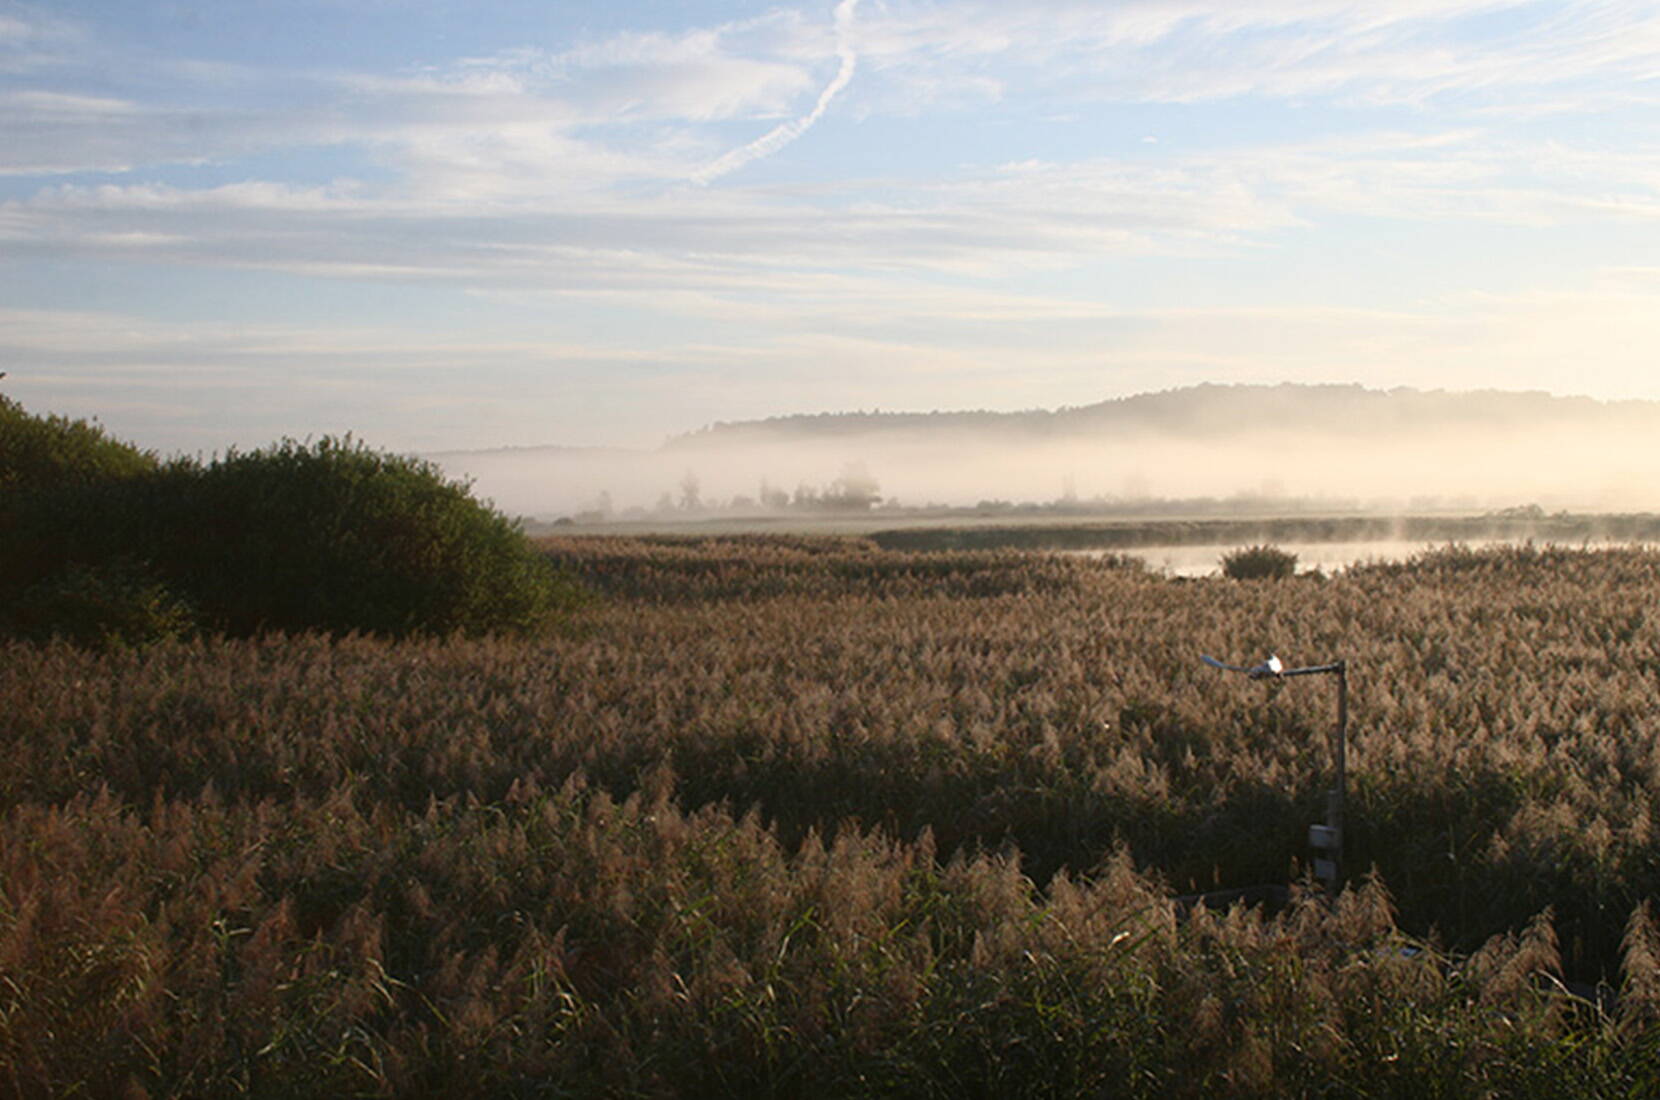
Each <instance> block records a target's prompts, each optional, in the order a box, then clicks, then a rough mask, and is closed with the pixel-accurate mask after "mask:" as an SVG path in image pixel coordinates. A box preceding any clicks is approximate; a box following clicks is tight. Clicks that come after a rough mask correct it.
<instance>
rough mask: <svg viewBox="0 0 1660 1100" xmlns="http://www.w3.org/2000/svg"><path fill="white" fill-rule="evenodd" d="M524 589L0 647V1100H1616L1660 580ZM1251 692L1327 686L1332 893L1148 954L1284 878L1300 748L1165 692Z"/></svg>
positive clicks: (1606, 557) (1594, 560)
mask: <svg viewBox="0 0 1660 1100" xmlns="http://www.w3.org/2000/svg"><path fill="white" fill-rule="evenodd" d="M541 549H542V551H543V552H544V553H546V554H547V555H548V556H549V557H550V558H551V559H552V560H554V561H555V562H557V563H558V564H559V565H560V566H562V567H563V568H564V569H566V570H569V571H570V572H571V573H572V574H573V575H575V576H577V577H580V578H581V579H582V581H583V583H584V584H585V585H586V586H587V587H588V588H589V589H590V591H592V592H593V593H594V594H595V595H596V597H597V598H596V599H594V600H593V601H592V602H591V604H590V605H589V606H588V607H587V609H586V610H585V611H584V612H583V613H582V616H581V620H580V624H579V625H577V626H574V627H569V626H568V627H567V628H565V629H564V630H563V631H561V632H557V633H553V634H542V635H540V636H533V637H518V638H514V637H505V636H504V637H482V638H466V637H463V636H452V637H446V638H435V637H430V636H428V637H419V636H417V637H413V638H409V639H405V640H401V641H400V640H390V639H379V638H373V637H368V636H359V635H346V636H338V637H330V636H327V635H323V634H316V633H300V634H290V635H270V634H268V635H262V636H258V637H253V638H247V639H241V640H234V639H220V638H213V637H198V638H196V639H194V640H188V639H187V640H178V641H170V642H162V643H159V644H155V645H151V646H148V647H142V648H124V649H118V650H115V651H113V652H107V653H103V654H99V653H95V652H91V651H87V650H84V649H78V648H72V647H70V646H67V645H64V644H61V643H55V644H46V645H42V644H34V643H12V644H10V645H7V646H6V647H4V650H3V652H0V658H3V660H0V669H3V671H0V714H4V715H6V716H7V717H6V720H5V721H4V723H0V741H3V743H0V752H4V754H5V756H6V759H7V760H8V765H9V766H8V768H7V769H6V770H5V771H4V772H3V773H0V807H3V816H0V884H3V885H0V978H3V982H0V1002H3V1009H4V1011H0V1071H3V1072H0V1085H3V1087H4V1088H5V1089H7V1090H8V1091H10V1092H12V1093H15V1094H18V1095H40V1094H61V1093H65V1092H69V1091H72V1090H74V1089H77V1088H78V1089H81V1090H83V1091H90V1092H93V1093H110V1092H118V1091H121V1090H122V1089H128V1090H138V1089H142V1090H144V1091H146V1092H148V1093H149V1094H151V1095H170V1094H195V1095H200V1094H210V1093H211V1094H219V1095H224V1094H231V1093H239V1092H245V1093H250V1094H257V1095H316V1094H318V1093H320V1092H330V1093H335V1094H348V1093H360V1094H402V1095H415V1094H436V1093H444V1094H450V1095H537V1094H547V1095H595V1094H599V1095H736V1094H744V1095H775V1096H802V1095H823V1096H845V1095H936V1096H962V1095H987V1096H990V1095H999V1096H1005V1095H1077V1094H1082V1093H1096V1092H1107V1093H1112V1094H1125V1095H1149V1096H1152V1095H1158V1096H1168V1095H1193V1096H1199V1095H1217V1094H1224V1095H1264V1096H1266V1095H1286V1094H1299V1093H1303V1094H1309V1093H1316V1092H1330V1091H1335V1092H1337V1093H1340V1094H1344V1095H1357V1096H1385V1095H1397V1096H1417V1095H1424V1094H1426V1093H1437V1094H1440V1095H1484V1094H1489V1093H1495V1092H1496V1093H1501V1094H1512V1095H1515V1094H1523V1093H1532V1094H1545V1093H1558V1094H1565V1093H1569V1092H1571V1093H1575V1094H1579V1095H1587V1094H1601V1095H1637V1094H1641V1093H1643V1092H1645V1091H1647V1090H1648V1089H1649V1088H1650V1087H1651V1086H1652V1085H1653V1083H1654V1082H1655V1081H1656V1080H1657V1079H1660V1076H1657V1075H1660V1053H1657V1050H1656V1047H1655V1044H1654V1035H1655V1031H1654V1029H1653V1025H1654V1022H1655V1019H1654V1014H1655V1013H1656V1011H1657V1009H1660V966H1657V962H1656V959H1657V952H1660V942H1657V939H1656V934H1655V930H1654V926H1653V922H1652V919H1651V917H1650V915H1649V913H1648V911H1647V909H1646V907H1645V904H1646V899H1648V898H1650V897H1652V896H1653V895H1654V893H1655V892H1656V890H1657V889H1660V861H1656V859H1655V851H1656V848H1655V840H1654V838H1653V830H1654V824H1655V822H1654V816H1653V815H1654V809H1653V807H1654V803H1655V801H1656V794H1657V787H1660V746H1657V744H1656V739H1655V736H1654V733H1655V726H1654V720H1653V718H1652V710H1653V700H1654V695H1655V692H1656V690H1657V687H1660V622H1657V621H1656V620H1655V618H1654V617H1653V616H1652V615H1651V613H1650V611H1649V607H1650V605H1652V604H1653V603H1654V600H1655V598H1656V596H1660V556H1656V555H1654V554H1650V553H1645V552H1640V551H1597V552H1589V551H1567V550H1554V549H1550V550H1544V549H1534V548H1509V549H1494V550H1487V551H1480V552H1477V551H1467V550H1456V549H1455V550H1445V551H1441V552H1438V553H1433V554H1428V555H1423V556H1421V557H1419V558H1417V559H1416V560H1414V561H1411V562H1407V563H1402V564H1395V565H1380V566H1375V567H1371V568H1365V569H1356V570H1351V571H1349V572H1347V573H1345V574H1343V575H1341V576H1336V577H1332V578H1314V577H1293V578H1289V579H1287V580H1285V581H1282V582H1280V583H1276V584H1267V585H1256V584H1238V583H1234V582H1231V581H1226V580H1223V579H1220V578H1217V579H1211V580H1197V581H1188V580H1182V579H1176V578H1169V577H1164V576H1160V575H1157V574H1153V573H1149V572H1147V571H1146V570H1144V569H1142V568H1140V567H1139V566H1138V565H1137V564H1136V563H1133V562H1127V561H1122V560H1116V559H1106V560H1096V559H1085V558H1080V557H1061V556H1055V555H1036V554H1024V553H1016V552H1011V551H998V552H958V553H905V552H897V551H887V550H882V549H880V548H878V547H876V546H874V545H872V544H869V543H865V542H860V541H857V540H852V541H850V540H831V539H823V540H818V539H772V540H756V539H733V540H714V541H708V540H654V541H608V540H578V539H573V540H567V541H547V542H544V543H542V544H541ZM1270 649H1272V650H1275V651H1277V652H1279V653H1281V654H1282V655H1284V656H1285V657H1286V658H1287V659H1288V660H1292V661H1296V660H1299V659H1301V658H1303V657H1311V658H1325V657H1330V656H1344V657H1347V658H1348V659H1349V660H1350V662H1351V668H1352V669H1353V670H1354V675H1353V692H1352V699H1351V703H1352V707H1353V711H1352V716H1351V729H1352V730H1353V737H1354V740H1353V748H1352V752H1351V755H1350V769H1351V784H1352V786H1351V797H1350V830H1351V833H1350V839H1349V849H1348V861H1349V862H1348V865H1349V866H1350V867H1351V868H1352V869H1353V870H1354V871H1355V872H1356V877H1355V879H1354V880H1353V881H1352V882H1351V883H1350V890H1349V892H1347V893H1346V894H1344V895H1343V896H1342V897H1341V898H1339V899H1337V900H1336V901H1335V902H1330V901H1328V900H1327V899H1325V898H1324V897H1322V896H1320V895H1319V894H1318V893H1315V892H1301V891H1296V892H1295V897H1294V900H1293V902H1292V904H1291V905H1290V907H1289V908H1287V909H1285V910H1283V911H1280V912H1278V913H1275V914H1267V913H1264V912H1261V911H1248V910H1244V909H1236V910H1233V911H1230V912H1227V913H1217V914H1210V913H1206V912H1205V911H1203V910H1200V911H1198V912H1196V913H1195V914H1194V915H1192V916H1191V917H1190V918H1188V919H1185V920H1181V919H1178V909H1177V906H1176V905H1175V904H1174V902H1173V901H1172V895H1174V894H1178V893H1185V892H1190V891H1196V890H1204V889H1209V888H1212V887H1216V886H1229V885H1241V884H1247V883H1258V882H1267V881H1279V882H1289V883H1293V884H1295V883H1298V882H1299V881H1302V878H1301V876H1302V872H1303V866H1302V860H1303V858H1304V857H1305V855H1306V854H1307V853H1306V850H1305V848H1304V846H1303V845H1304V834H1305V831H1306V827H1307V824H1308V823H1309V822H1310V821H1311V820H1316V819H1317V818H1318V816H1319V813H1320V800H1321V793H1322V787H1323V784H1324V782H1325V769H1326V766H1327V764H1326V760H1325V755H1324V754H1325V742H1326V732H1327V728H1328V723H1329V720H1330V701H1329V699H1328V698H1327V697H1326V696H1325V695H1324V694H1323V693H1321V692H1319V691H1305V690H1302V685H1301V684H1298V685H1286V686H1285V688H1284V689H1282V690H1268V689H1264V688H1263V687H1262V686H1261V685H1255V684H1248V683H1246V682H1244V681H1238V680H1234V679H1231V678H1223V677H1219V676H1217V675H1215V674H1214V673H1213V672H1211V671H1210V670H1208V669H1206V668H1204V667H1203V666H1202V665H1200V664H1199V663H1198V661H1197V655H1198V654H1199V653H1201V652H1221V653H1224V654H1239V655H1251V654H1258V653H1261V652H1267V651H1268V650H1270ZM1368 868H1372V869H1375V870H1374V871H1373V872H1372V873H1371V874H1367V870H1368ZM1563 981H1568V982H1573V983H1575V984H1574V988H1575V989H1576V990H1579V991H1581V993H1583V994H1585V995H1576V994H1573V993H1570V992H1568V991H1567V988H1566V987H1565V986H1564V985H1563V984H1562V982H1563ZM1598 982H1601V983H1603V990H1604V992H1603V995H1602V996H1601V997H1600V998H1599V996H1598V995H1597V994H1595V993H1594V992H1591V990H1593V989H1594V987H1595V986H1596V984H1597V983H1598ZM1615 995H1617V999H1616V996H1615Z"/></svg>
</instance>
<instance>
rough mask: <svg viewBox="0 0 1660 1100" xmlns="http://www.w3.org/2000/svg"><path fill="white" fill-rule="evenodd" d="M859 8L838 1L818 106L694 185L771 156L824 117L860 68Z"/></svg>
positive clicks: (853, 0) (706, 171)
mask: <svg viewBox="0 0 1660 1100" xmlns="http://www.w3.org/2000/svg"><path fill="white" fill-rule="evenodd" d="M858 6H859V0H841V3H839V4H837V5H836V12H835V21H836V56H837V59H838V63H837V68H836V75H835V76H834V77H832V78H831V79H830V83H829V84H826V85H825V86H824V90H823V91H821V92H819V95H818V102H816V103H814V104H813V109H812V110H811V111H809V112H807V113H806V114H805V115H803V116H801V117H800V118H797V119H792V120H791V121H789V122H786V123H784V124H782V125H780V126H776V127H774V128H773V129H771V130H769V131H768V132H767V133H765V134H763V135H761V136H760V137H758V138H756V139H755V140H754V141H752V142H750V143H749V144H748V145H745V146H743V147H742V148H739V149H734V150H732V151H731V152H730V153H727V154H726V155H725V156H723V157H721V158H720V159H719V160H717V161H715V162H714V163H713V164H710V165H708V166H707V167H704V168H701V169H699V170H698V171H697V172H695V173H693V175H692V179H693V180H694V181H695V182H697V183H711V182H713V181H714V180H717V179H719V178H720V177H722V176H725V175H730V174H731V173H733V172H736V171H738V169H740V168H743V167H744V166H745V165H748V164H752V163H754V162H755V161H757V160H760V159H762V158H763V157H770V156H772V154H774V153H776V152H778V150H780V149H782V148H783V147H784V146H786V145H788V144H789V143H790V142H792V141H795V140H796V139H797V138H799V137H801V135H802V134H804V133H806V132H807V131H808V130H809V129H810V128H811V127H812V125H813V124H814V123H815V122H817V121H818V120H819V119H821V118H823V117H824V112H825V111H827V110H829V109H830V101H831V100H833V99H835V98H836V96H837V95H838V94H840V93H841V91H842V89H843V88H846V87H847V85H848V83H849V82H850V81H851V80H852V79H853V72H854V70H855V69H856V68H857V67H858V64H859V55H858V53H857V52H856V51H855V49H854V46H853V13H854V12H855V11H856V10H857V9H858Z"/></svg>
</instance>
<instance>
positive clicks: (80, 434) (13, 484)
mask: <svg viewBox="0 0 1660 1100" xmlns="http://www.w3.org/2000/svg"><path fill="white" fill-rule="evenodd" d="M155 468H156V457H155V455H153V454H151V453H149V452H148V451H141V450H139V449H138V448H137V447H134V446H132V445H131V444H127V443H122V442H120V441H119V440H115V439H111V438H110V437H109V436H108V435H107V434H106V433H105V431H104V429H103V428H102V427H101V426H99V425H97V424H89V423H87V422H86V421H84V420H70V419H68V418H67V417H62V416H31V415H30V414H29V413H27V412H25V411H24V410H23V406H22V405H20V404H18V403H17V402H16V401H13V400H12V399H10V398H8V397H3V396H0V498H3V497H4V496H10V495H12V494H15V493H20V492H25V491H29V490H35V489H50V488H56V487H58V486H62V485H85V484H90V483H94V482H102V481H108V480H111V479H115V478H125V477H133V476H135V475H137V474H142V473H148V472H150V471H152V470H154V469H155Z"/></svg>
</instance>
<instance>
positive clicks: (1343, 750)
mask: <svg viewBox="0 0 1660 1100" xmlns="http://www.w3.org/2000/svg"><path fill="white" fill-rule="evenodd" d="M1335 748H1336V750H1337V751H1336V753H1335V754H1334V755H1335V756H1336V757H1337V789H1336V790H1334V791H1332V805H1331V808H1330V809H1329V810H1328V812H1327V819H1328V823H1329V824H1330V825H1331V827H1332V829H1333V831H1334V832H1336V834H1337V846H1336V847H1335V848H1333V849H1332V854H1331V858H1332V862H1333V863H1334V864H1335V865H1336V866H1335V867H1334V868H1333V871H1334V872H1335V873H1334V874H1333V875H1332V881H1331V890H1332V893H1334V894H1335V893H1336V892H1337V890H1338V888H1339V887H1340V886H1341V885H1342V883H1343V800H1344V799H1345V798H1346V797H1347V796H1348V793H1349V664H1348V662H1347V661H1338V662H1337V744H1336V746H1335Z"/></svg>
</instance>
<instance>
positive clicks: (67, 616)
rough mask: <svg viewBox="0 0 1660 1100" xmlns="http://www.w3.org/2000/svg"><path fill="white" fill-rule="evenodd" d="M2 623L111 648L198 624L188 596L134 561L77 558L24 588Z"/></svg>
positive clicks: (21, 631)
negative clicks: (94, 561) (91, 562)
mask: <svg viewBox="0 0 1660 1100" xmlns="http://www.w3.org/2000/svg"><path fill="white" fill-rule="evenodd" d="M0 625H4V626H5V627H7V628H9V631H10V632H11V633H14V634H17V635H19V636H21V637H24V638H32V639H35V640H37V641H45V640H47V639H50V638H62V639H64V640H65V641H70V642H74V643H76V644H78V645H88V646H95V647H99V648H110V647H113V646H120V645H140V644H143V643H146V642H157V641H161V640H163V639H165V638H178V637H183V636H185V635H188V634H191V633H193V632H194V631H195V629H196V625H197V623H196V616H195V614H194V612H193V611H192V609H191V608H190V607H189V605H187V604H186V603H185V602H184V601H183V600H181V599H180V598H179V597H178V596H176V595H174V593H173V592H172V591H171V590H170V589H169V588H168V587H167V586H166V585H165V584H162V583H161V582H160V581H158V580H156V579H155V578H154V577H153V576H150V575H148V574H146V573H145V571H144V570H143V569H142V568H140V567H138V566H136V565H135V564H134V563H132V562H130V561H127V560H124V559H116V560H114V561H110V562H107V563H105V564H103V565H96V566H87V565H79V564H72V565H68V566H66V567H64V568H62V569H59V570H56V571H55V572H53V573H52V574H50V575H49V576H47V577H46V578H45V579H43V580H41V581H38V582H37V583H35V584H32V585H30V586H29V587H27V588H25V589H23V590H22V591H21V592H19V593H18V595H17V597H16V599H15V600H13V601H12V602H11V604H10V606H9V607H8V608H7V609H6V611H5V613H4V615H3V616H0Z"/></svg>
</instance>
